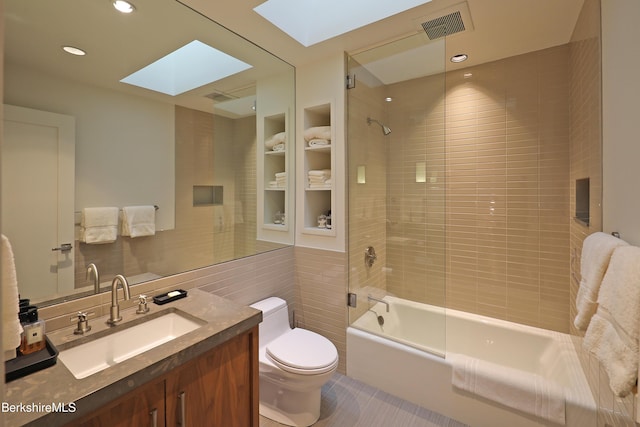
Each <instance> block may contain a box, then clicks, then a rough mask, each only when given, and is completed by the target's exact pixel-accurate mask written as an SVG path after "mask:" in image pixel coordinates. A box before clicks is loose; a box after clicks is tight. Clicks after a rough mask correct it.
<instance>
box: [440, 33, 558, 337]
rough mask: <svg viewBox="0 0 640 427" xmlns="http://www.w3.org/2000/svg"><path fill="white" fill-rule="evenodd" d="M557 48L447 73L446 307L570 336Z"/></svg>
mask: <svg viewBox="0 0 640 427" xmlns="http://www.w3.org/2000/svg"><path fill="white" fill-rule="evenodd" d="M568 50H569V48H568V46H567V45H563V46H559V47H555V48H550V49H546V50H542V51H538V52H533V53H529V54H524V55H520V56H516V57H511V58H507V59H504V60H500V61H496V62H492V63H487V64H483V65H479V66H476V67H470V68H465V69H464V70H461V71H452V72H449V73H447V97H446V98H447V99H446V171H447V176H446V182H447V188H446V192H447V232H446V241H447V306H448V307H451V308H455V309H460V310H464V311H470V312H474V313H479V314H483V315H488V316H491V317H495V318H499V319H506V320H509V321H514V322H517V323H523V324H527V325H532V326H537V327H542V328H547V329H552V330H556V331H560V332H567V331H568V322H569V315H568V307H569V287H568V285H567V281H568V277H569V268H568V266H569V130H570V127H569V102H568V97H569V81H568V65H569V61H568Z"/></svg>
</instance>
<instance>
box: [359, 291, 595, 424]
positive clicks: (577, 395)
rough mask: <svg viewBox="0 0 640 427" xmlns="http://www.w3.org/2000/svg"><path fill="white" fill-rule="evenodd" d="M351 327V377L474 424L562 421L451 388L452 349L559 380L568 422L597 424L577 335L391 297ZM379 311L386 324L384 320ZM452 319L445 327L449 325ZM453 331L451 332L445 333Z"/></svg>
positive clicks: (554, 380) (555, 381) (483, 359)
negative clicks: (574, 338)
mask: <svg viewBox="0 0 640 427" xmlns="http://www.w3.org/2000/svg"><path fill="white" fill-rule="evenodd" d="M384 300H385V301H386V302H387V303H388V304H389V312H386V306H385V304H382V303H376V305H375V306H373V307H372V310H373V311H375V313H373V312H371V311H368V312H366V313H364V314H363V315H362V316H361V317H360V318H359V319H357V320H356V321H355V322H353V324H352V325H351V326H349V327H348V328H347V375H348V376H349V377H352V378H355V379H357V380H360V381H362V382H364V383H367V384H369V385H372V386H374V387H377V388H379V389H381V390H383V391H386V392H388V393H390V394H393V395H396V396H398V397H401V398H403V399H405V400H408V401H410V402H413V403H416V404H418V405H420V406H423V407H425V408H427V409H430V410H432V411H434V412H437V413H440V414H443V415H446V416H448V417H450V418H453V419H456V420H458V421H460V422H463V423H465V424H468V425H470V426H473V427H501V426H504V427H514V426H518V427H529V426H532V427H533V426H557V425H559V424H557V423H554V422H551V421H548V420H544V419H542V418H537V417H535V416H533V415H529V414H526V413H524V412H521V411H519V410H516V409H512V408H509V407H506V406H504V405H501V404H499V403H495V402H492V401H490V400H488V399H485V398H483V397H479V396H477V395H473V394H471V393H467V392H462V391H460V390H458V389H455V388H454V387H453V386H452V365H451V362H450V361H449V360H448V359H447V358H446V355H447V354H450V355H451V354H454V353H456V354H462V355H465V356H469V357H473V358H477V359H479V360H480V361H486V362H491V363H495V364H499V365H500V366H504V367H507V368H511V369H517V370H519V371H524V372H527V373H531V374H536V375H540V376H541V377H543V378H545V379H548V380H549V381H553V382H554V383H553V384H554V386H555V387H557V388H558V389H559V390H561V391H563V392H564V396H565V400H566V404H565V423H566V424H565V425H567V426H569V427H591V426H593V427H595V426H596V423H597V417H596V404H595V401H594V399H593V396H592V395H591V392H590V390H589V386H588V384H587V380H586V378H585V376H584V374H583V372H582V368H581V366H580V361H579V360H578V356H577V354H576V353H575V350H574V346H573V343H572V341H571V338H570V337H569V336H568V335H566V334H562V333H558V332H554V331H548V330H544V329H539V328H534V327H529V326H525V325H520V324H516V323H512V322H507V321H502V320H498V319H493V318H489V317H484V316H480V315H475V314H470V313H466V312H462V311H457V310H452V309H447V310H446V316H445V310H444V309H442V308H441V307H434V306H430V305H426V304H420V303H415V302H411V301H406V300H402V299H399V298H395V297H391V296H387V297H385V298H384ZM377 315H382V317H383V318H384V324H383V325H382V326H381V325H379V322H378V318H377ZM445 322H446V325H445ZM445 331H446V332H445Z"/></svg>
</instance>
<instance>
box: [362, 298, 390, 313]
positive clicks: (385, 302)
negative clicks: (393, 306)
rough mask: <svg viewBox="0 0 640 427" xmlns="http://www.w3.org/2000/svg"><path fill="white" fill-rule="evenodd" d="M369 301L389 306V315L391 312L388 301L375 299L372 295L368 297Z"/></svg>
mask: <svg viewBox="0 0 640 427" xmlns="http://www.w3.org/2000/svg"><path fill="white" fill-rule="evenodd" d="M367 301H376V302H381V303H383V304H384V305H386V306H387V313H388V312H389V303H388V302H387V301H384V300H381V299H378V298H374V297H372V296H371V295H367Z"/></svg>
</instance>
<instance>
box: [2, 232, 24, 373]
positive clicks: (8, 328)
mask: <svg viewBox="0 0 640 427" xmlns="http://www.w3.org/2000/svg"><path fill="white" fill-rule="evenodd" d="M0 251H2V350H3V353H4V354H5V357H4V359H5V360H7V359H10V358H13V357H15V356H16V352H15V350H16V348H17V347H19V346H20V334H21V333H22V326H21V325H20V321H19V320H18V311H19V308H18V304H19V294H18V278H17V275H16V264H15V259H14V256H13V249H12V248H11V243H9V239H8V238H7V237H6V236H5V235H4V234H3V235H2V245H1V247H0Z"/></svg>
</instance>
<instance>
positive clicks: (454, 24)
mask: <svg viewBox="0 0 640 427" xmlns="http://www.w3.org/2000/svg"><path fill="white" fill-rule="evenodd" d="M421 25H422V28H423V29H424V31H425V32H426V33H427V36H428V37H429V40H435V39H439V38H440V37H444V36H449V35H451V34H455V33H459V32H460V31H464V30H465V28H464V22H462V17H461V16H460V12H454V13H450V14H448V15H445V16H441V17H440V18H436V19H432V20H431V21H427V22H423V23H422V24H421Z"/></svg>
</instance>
